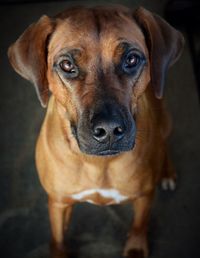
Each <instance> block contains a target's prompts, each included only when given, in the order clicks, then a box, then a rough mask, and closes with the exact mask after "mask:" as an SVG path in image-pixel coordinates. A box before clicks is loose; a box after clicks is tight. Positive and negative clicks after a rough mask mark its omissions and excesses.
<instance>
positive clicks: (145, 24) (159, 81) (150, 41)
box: [134, 7, 184, 99]
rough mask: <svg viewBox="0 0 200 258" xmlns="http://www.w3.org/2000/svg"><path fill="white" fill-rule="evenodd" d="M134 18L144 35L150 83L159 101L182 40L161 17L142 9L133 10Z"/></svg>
mask: <svg viewBox="0 0 200 258" xmlns="http://www.w3.org/2000/svg"><path fill="white" fill-rule="evenodd" d="M134 18H135V20H136V22H137V23H138V25H139V26H140V27H141V29H142V30H143V33H144V35H145V39H146V43H147V47H148V50H149V57H150V73H151V83H152V86H153V88H154V92H155V96H156V97H157V98H158V99H160V98H162V96H163V91H164V83H165V76H166V73H167V70H168V68H169V67H170V66H171V65H172V64H174V63H175V62H176V61H177V60H178V58H179V57H180V54H181V52H182V49H183V45H184V38H183V36H182V34H181V33H180V32H178V31H177V30H175V29H174V28H173V27H172V26H171V25H169V24H168V23H167V22H166V21H164V20H163V19H162V18H161V17H159V16H158V15H155V14H152V13H151V12H149V11H147V10H145V9H144V8H142V7H139V8H138V9H136V10H135V12H134Z"/></svg>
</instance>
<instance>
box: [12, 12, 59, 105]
mask: <svg viewBox="0 0 200 258" xmlns="http://www.w3.org/2000/svg"><path fill="white" fill-rule="evenodd" d="M53 27H54V26H53V21H52V19H50V18H49V17H47V16H45V15H44V16H42V17H41V18H40V19H39V21H38V22H37V23H34V24H32V25H30V26H29V27H28V28H27V29H26V30H25V32H24V33H23V34H22V35H21V36H20V37H19V39H18V40H17V41H16V42H15V43H14V44H13V45H11V46H10V48H9V50H8V57H9V60H10V62H11V64H12V66H13V68H14V69H15V71H16V72H17V73H19V74H20V75H21V76H22V77H24V78H25V79H27V80H29V81H31V82H32V83H33V84H34V86H35V88H36V92H37V95H38V98H39V100H40V102H41V105H42V106H43V107H46V105H47V102H48V97H49V90H48V81H47V76H46V73H47V45H48V38H49V36H50V34H51V33H52V31H53Z"/></svg>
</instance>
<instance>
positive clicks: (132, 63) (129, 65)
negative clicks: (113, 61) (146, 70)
mask: <svg viewBox="0 0 200 258" xmlns="http://www.w3.org/2000/svg"><path fill="white" fill-rule="evenodd" d="M144 60H145V59H144V58H143V56H142V55H141V53H139V52H138V51H136V50H131V51H129V52H128V53H127V54H126V55H125V57H124V61H123V64H122V69H123V71H124V72H125V73H127V74H134V73H135V72H137V70H138V68H139V67H140V64H142V63H143V61H144Z"/></svg>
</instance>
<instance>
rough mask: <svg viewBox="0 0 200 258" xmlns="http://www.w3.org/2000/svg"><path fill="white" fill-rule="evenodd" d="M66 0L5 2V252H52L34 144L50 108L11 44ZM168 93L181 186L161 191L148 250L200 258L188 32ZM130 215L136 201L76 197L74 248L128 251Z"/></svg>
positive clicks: (83, 252) (165, 257)
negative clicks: (14, 60)
mask: <svg viewBox="0 0 200 258" xmlns="http://www.w3.org/2000/svg"><path fill="white" fill-rule="evenodd" d="M106 2H108V1H106ZM109 2H111V1H109ZM112 2H116V1H112ZM118 2H119V1H118ZM121 2H122V1H121ZM165 2H166V1H158V0H154V1H147V0H143V1H123V4H126V5H128V6H135V5H136V6H138V5H143V6H144V7H146V8H148V9H150V10H152V11H154V12H157V13H160V14H162V11H163V7H164V4H165ZM95 3H102V1H95ZM67 6H68V4H67V3H64V2H61V3H59V2H56V3H49V4H47V3H45V4H42V3H41V4H27V5H9V6H6V5H4V6H1V7H0V35H1V37H0V85H1V94H0V110H1V116H0V124H1V127H0V128H1V134H0V136H1V137H0V146H1V155H0V257H1V258H17V257H20V258H36V257H37V258H46V257H49V256H48V241H49V236H50V230H49V222H48V214H47V202H46V201H47V197H46V194H45V193H44V191H43V189H42V188H41V186H40V183H39V180H38V177H37V172H36V169H35V165H34V146H35V141H36V137H37V134H38V132H39V128H40V125H41V121H42V119H43V116H44V112H45V110H44V109H42V108H41V107H40V105H39V102H38V100H37V98H36V94H35V91H34V88H33V87H32V86H31V85H30V83H29V82H27V81H25V80H23V79H22V78H21V77H20V76H18V75H17V74H16V73H15V72H14V71H13V70H12V68H11V66H10V65H9V63H8V60H7V56H6V51H7V48H8V46H9V45H10V44H11V43H12V42H14V41H15V40H16V38H17V37H18V36H19V35H20V34H21V33H22V32H23V30H24V29H25V28H26V27H27V26H28V25H29V24H30V23H32V22H33V21H35V20H37V19H38V18H39V17H40V16H41V15H42V14H44V13H46V14H49V15H51V14H55V13H57V12H58V11H60V10H62V9H64V8H66V7H67ZM165 97H166V102H167V105H168V107H169V109H170V111H171V114H172V117H173V120H174V130H173V134H172V137H171V139H170V148H171V153H172V158H173V160H174V163H175V166H176V169H177V173H178V187H177V190H176V191H175V192H174V193H164V192H162V191H161V190H160V189H158V191H157V195H156V198H155V202H154V207H153V211H152V216H151V222H150V233H149V235H150V246H151V254H150V256H149V257H150V258H199V257H200V201H199V197H200V157H199V154H200V144H199V143H200V133H199V132H200V109H199V102H198V96H197V90H196V85H195V80H194V75H193V70H192V65H191V58H190V53H189V49H188V44H187V40H186V46H185V49H184V52H183V55H182V58H181V59H180V60H179V61H178V63H177V64H176V65H175V66H174V67H173V68H172V69H171V70H170V72H169V76H168V80H167V86H166V94H165ZM131 215H132V211H131V209H130V206H129V205H123V206H110V207H97V206H93V205H89V204H81V205H77V206H76V207H75V209H74V216H73V220H72V223H71V226H70V229H69V233H68V241H69V243H70V246H71V250H72V252H73V256H74V257H76V258H80V257H84V258H85V257H87V258H90V257H94V256H95V257H96V258H98V257H99V258H100V257H101V258H102V257H104V258H108V257H109V258H117V257H121V254H120V252H121V250H122V246H123V243H124V240H125V235H126V232H127V229H128V227H129V224H130V221H131Z"/></svg>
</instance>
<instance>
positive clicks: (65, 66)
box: [59, 60, 76, 73]
mask: <svg viewBox="0 0 200 258" xmlns="http://www.w3.org/2000/svg"><path fill="white" fill-rule="evenodd" d="M59 65H60V68H61V69H62V70H63V71H64V72H66V73H75V72H76V69H75V67H74V65H73V64H72V62H71V61H69V60H63V61H61V62H60V64H59Z"/></svg>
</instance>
